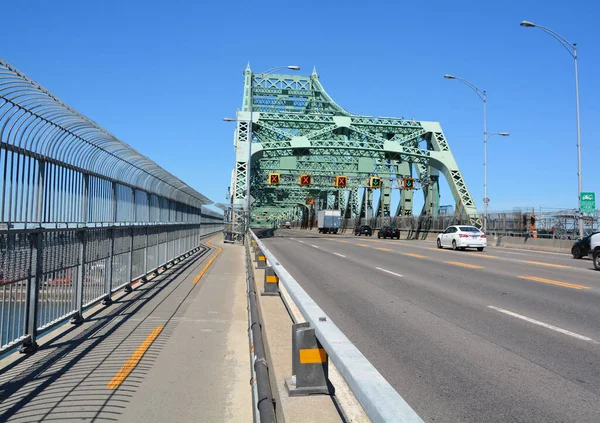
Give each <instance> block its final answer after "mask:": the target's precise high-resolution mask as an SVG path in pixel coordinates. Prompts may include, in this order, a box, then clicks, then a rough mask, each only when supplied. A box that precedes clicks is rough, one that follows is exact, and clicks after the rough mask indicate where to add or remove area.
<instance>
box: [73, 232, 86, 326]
mask: <svg viewBox="0 0 600 423" xmlns="http://www.w3.org/2000/svg"><path fill="white" fill-rule="evenodd" d="M79 233H80V235H79V238H80V244H79V268H78V270H77V286H76V288H75V295H76V298H77V313H76V314H75V316H73V318H72V319H71V324H74V325H78V324H80V323H83V281H84V279H85V255H86V254H85V253H86V243H87V236H86V231H85V230H81V231H80V232H79Z"/></svg>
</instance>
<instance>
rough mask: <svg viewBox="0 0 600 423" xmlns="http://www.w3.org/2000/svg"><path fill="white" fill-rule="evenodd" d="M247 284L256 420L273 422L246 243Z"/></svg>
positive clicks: (265, 363)
mask: <svg viewBox="0 0 600 423" xmlns="http://www.w3.org/2000/svg"><path fill="white" fill-rule="evenodd" d="M245 248H246V285H247V290H248V322H249V324H250V327H249V328H248V338H249V341H250V346H251V348H250V356H251V362H252V363H251V364H252V365H251V366H250V367H251V371H252V381H253V383H252V394H253V395H252V401H253V402H254V421H255V422H256V421H260V422H261V423H272V422H275V421H277V420H276V418H275V410H274V408H273V393H272V392H271V383H270V382H269V365H268V363H267V359H266V353H265V346H264V343H263V334H262V325H261V323H260V317H259V313H258V305H257V303H256V282H255V280H254V271H253V270H252V259H251V258H250V248H249V247H248V243H246V246H245Z"/></svg>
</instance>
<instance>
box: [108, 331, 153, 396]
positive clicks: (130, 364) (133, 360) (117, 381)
mask: <svg viewBox="0 0 600 423" xmlns="http://www.w3.org/2000/svg"><path fill="white" fill-rule="evenodd" d="M163 328H164V326H157V327H156V328H154V330H153V331H152V332H151V333H150V335H148V337H147V338H146V339H145V340H144V342H142V345H140V346H139V347H138V349H137V350H135V352H134V353H133V355H132V356H131V357H129V360H127V362H126V363H125V364H123V367H121V370H119V372H118V373H117V374H116V375H115V377H113V378H112V380H111V381H110V382H109V383H108V385H106V387H107V388H108V389H117V388H118V387H119V386H120V385H121V384H122V383H123V382H124V381H125V379H127V376H129V374H130V373H131V372H132V371H133V369H134V368H135V366H137V364H138V363H139V362H140V360H141V359H142V357H143V356H144V354H145V353H146V351H147V350H148V348H150V345H152V343H153V342H154V340H155V339H156V337H157V336H158V335H159V334H160V333H161V332H162V330H163Z"/></svg>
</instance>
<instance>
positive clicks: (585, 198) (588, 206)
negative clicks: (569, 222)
mask: <svg viewBox="0 0 600 423" xmlns="http://www.w3.org/2000/svg"><path fill="white" fill-rule="evenodd" d="M579 208H580V210H581V213H594V212H595V211H596V193H594V192H582V193H580V194H579Z"/></svg>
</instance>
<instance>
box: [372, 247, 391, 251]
mask: <svg viewBox="0 0 600 423" xmlns="http://www.w3.org/2000/svg"><path fill="white" fill-rule="evenodd" d="M375 249H376V250H381V251H392V250H390V249H389V248H380V247H376V248H375Z"/></svg>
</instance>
